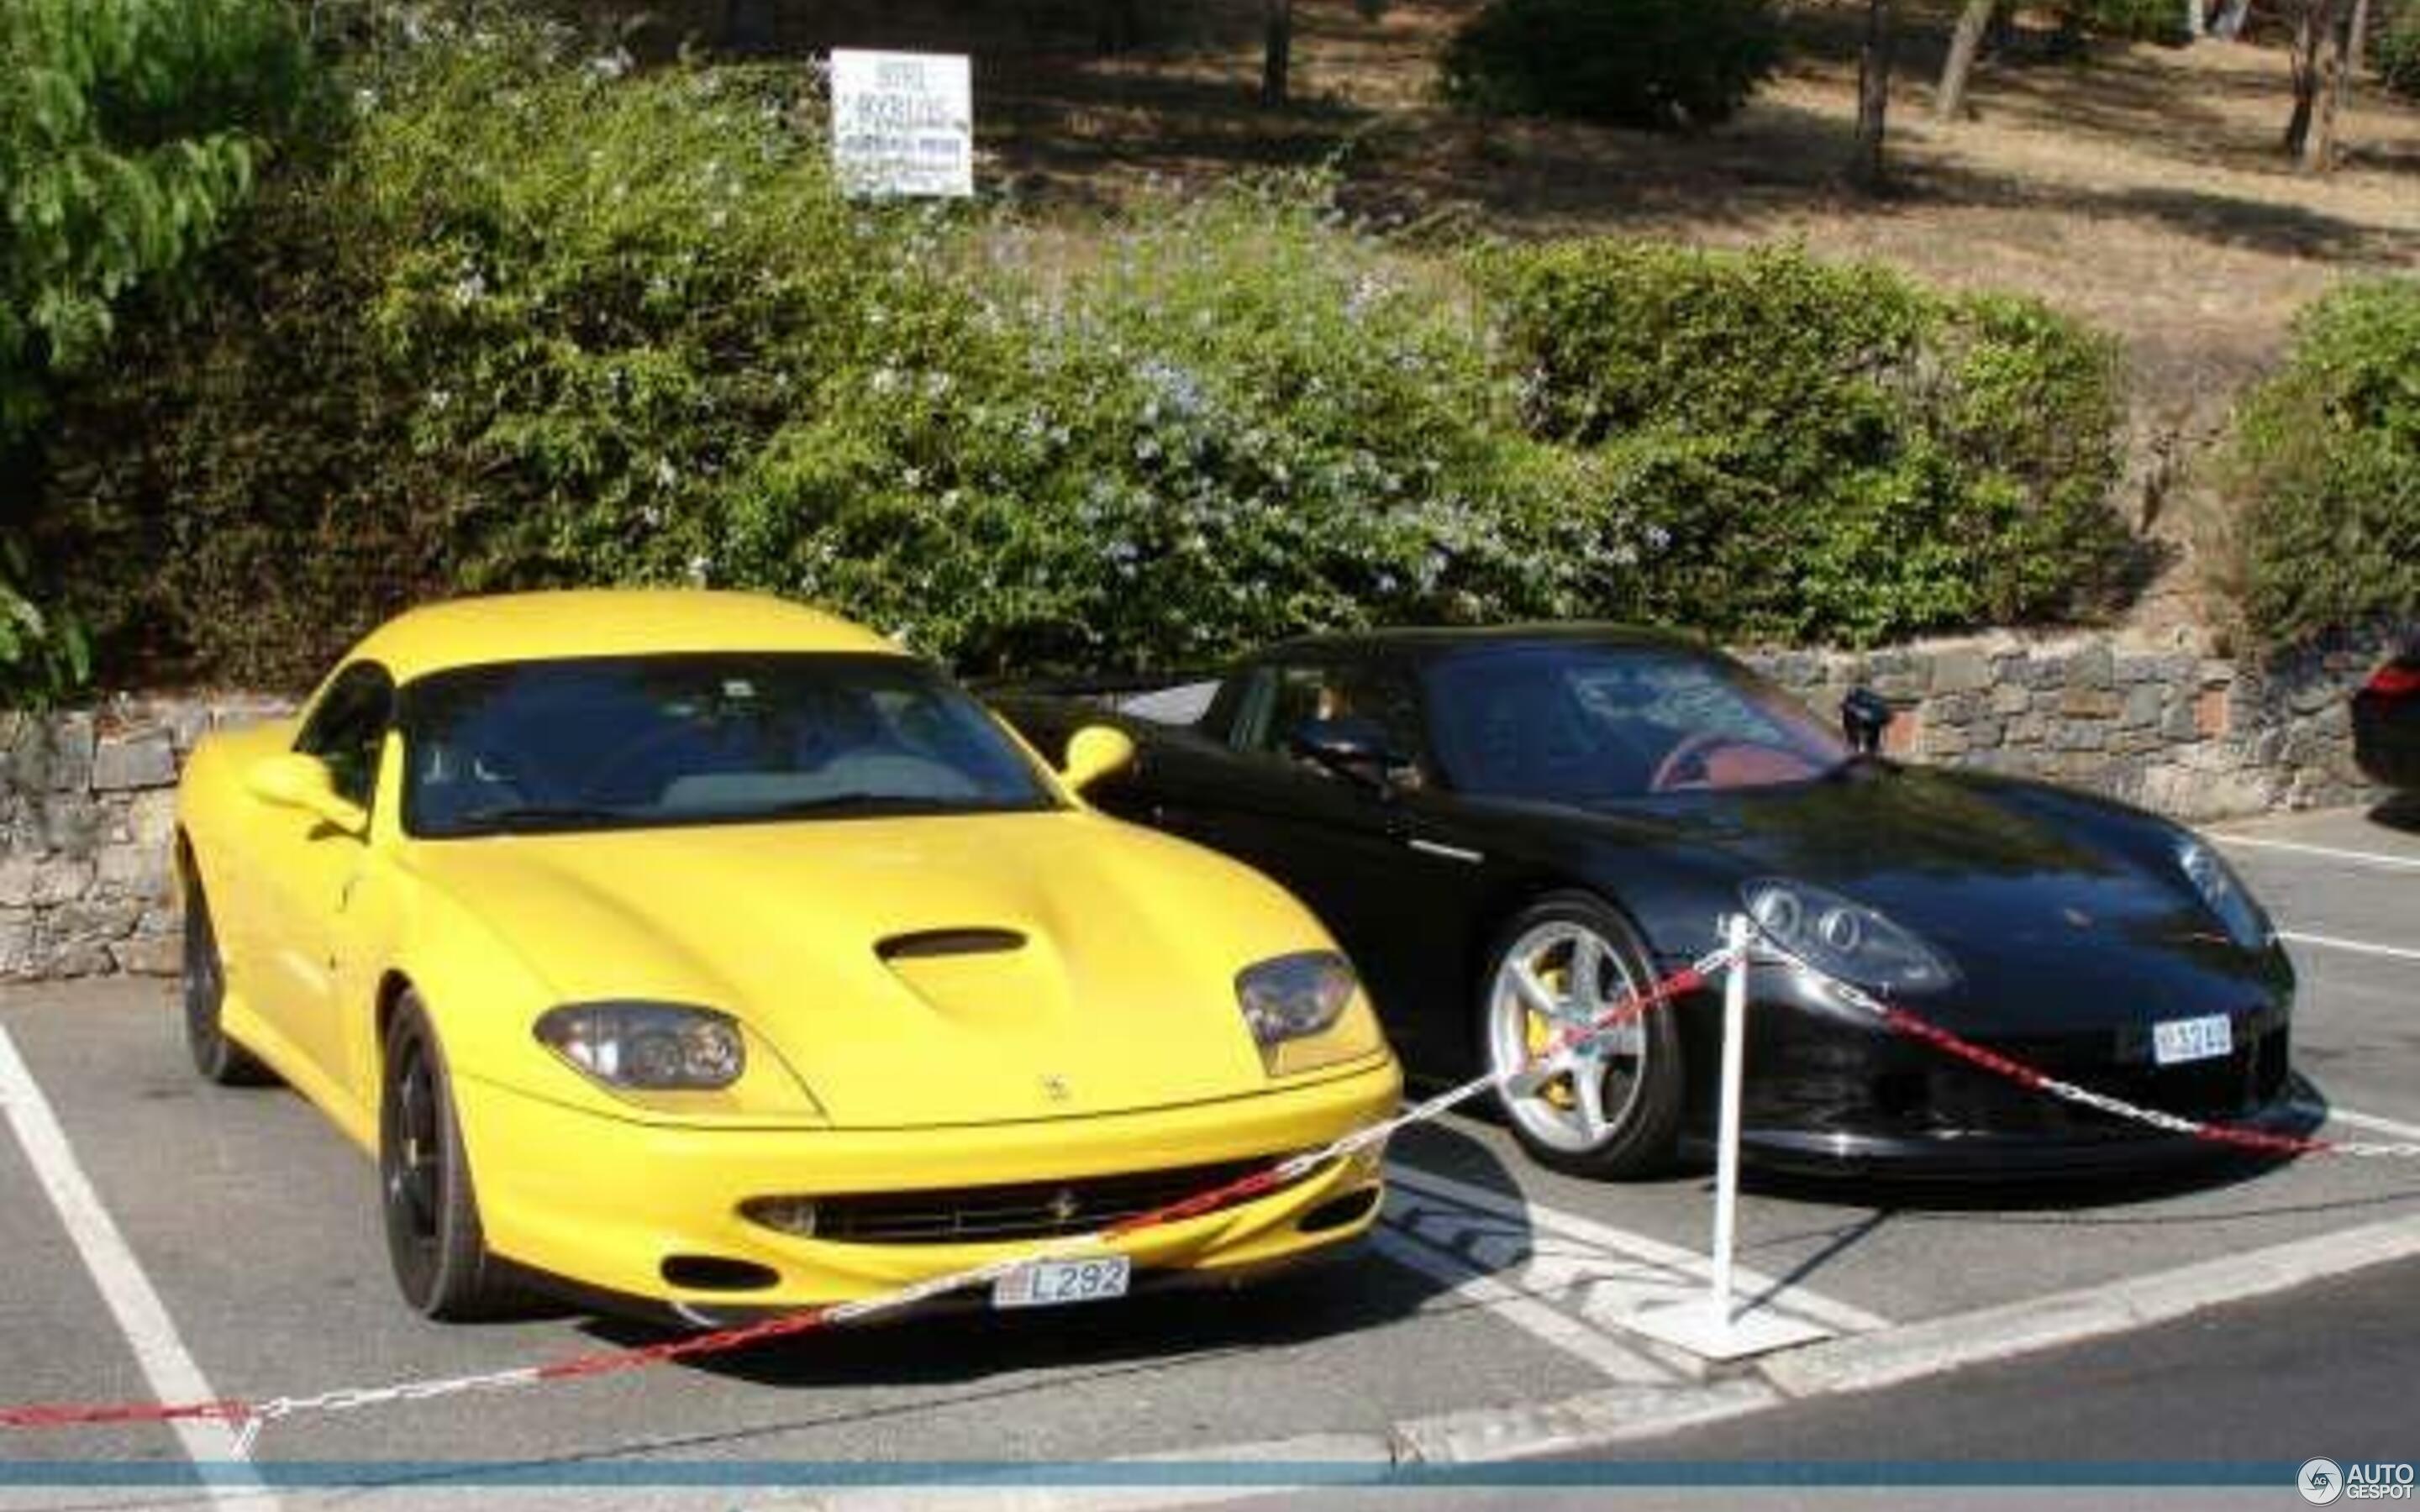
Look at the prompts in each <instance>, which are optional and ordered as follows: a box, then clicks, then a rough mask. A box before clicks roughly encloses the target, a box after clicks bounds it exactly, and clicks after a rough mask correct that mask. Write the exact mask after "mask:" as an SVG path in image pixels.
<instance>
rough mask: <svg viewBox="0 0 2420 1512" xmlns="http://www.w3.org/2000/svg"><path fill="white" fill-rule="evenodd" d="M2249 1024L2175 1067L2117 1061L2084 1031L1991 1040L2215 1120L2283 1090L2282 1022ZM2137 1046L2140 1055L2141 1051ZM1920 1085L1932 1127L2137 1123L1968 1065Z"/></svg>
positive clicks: (2062, 1129) (2110, 1089) (2086, 1127)
mask: <svg viewBox="0 0 2420 1512" xmlns="http://www.w3.org/2000/svg"><path fill="white" fill-rule="evenodd" d="M2252 1025H2253V1021H2251V1020H2248V1019H2243V1018H2239V1019H2238V1020H2237V1021H2236V1026H2237V1028H2236V1032H2237V1035H2238V1037H2239V1038H2238V1040H2237V1043H2236V1046H2235V1050H2234V1052H2233V1053H2232V1054H2231V1055H2227V1056H2226V1057H2220V1058H2218V1059H2214V1060H2205V1061H2195V1062H2193V1063H2190V1064H2187V1065H2182V1066H2155V1065H2152V1064H2149V1062H2148V1061H2147V1060H2124V1061H2121V1060H2119V1059H2118V1057H2116V1055H2114V1054H2113V1053H2112V1051H2111V1050H2110V1048H2109V1047H2108V1046H2107V1045H2106V1043H2105V1042H2096V1041H2095V1039H2094V1037H2089V1036H2086V1037H2068V1038H2063V1039H2058V1040H2047V1041H2045V1040H2004V1041H1994V1042H1993V1043H1992V1044H1991V1046H1990V1048H1992V1049H1993V1050H1997V1051H1999V1052H2000V1053H2002V1054H2003V1055H2006V1056H2009V1057H2011V1058H2013V1059H2016V1060H2020V1061H2023V1062H2024V1063H2025V1064H2027V1065H2030V1066H2033V1067H2035V1068H2037V1069H2039V1070H2040V1071H2042V1072H2047V1073H2048V1074H2050V1075H2052V1076H2055V1077H2057V1078H2059V1079H2060V1080H2062V1081H2071V1082H2074V1083H2076V1084H2077V1085H2078V1086H2081V1087H2084V1088H2088V1089H2090V1090H2092V1091H2095V1092H2100V1093H2103V1094H2105V1095H2107V1096H2110V1097H2114V1098H2117V1099H2118V1100H2120V1101H2122V1102H2127V1103H2135V1104H2137V1105H2139V1106H2142V1107H2147V1108H2151V1109H2155V1110H2157V1111H2159V1112H2162V1113H2169V1114H2174V1115H2175V1116H2177V1117H2178V1118H2180V1119H2198V1120H2202V1121H2213V1122H2224V1121H2226V1120H2228V1119H2240V1118H2242V1117H2244V1116H2245V1115H2247V1114H2250V1113H2253V1112H2255V1111H2257V1109H2259V1108H2261V1107H2263V1106H2265V1105H2267V1104H2268V1103H2272V1102H2273V1101H2275V1100H2276V1098H2277V1096H2278V1095H2279V1094H2280V1093H2281V1092H2283V1091H2284V1090H2285V1086H2286V1076H2287V1072H2288V1063H2289V1050H2288V1045H2289V1041H2288V1033H2289V1031H2288V1028H2287V1026H2285V1025H2284V1024H2282V1023H2278V1024H2276V1025H2275V1026H2273V1027H2268V1028H2266V1029H2265V1030H2263V1029H2261V1028H2258V1027H2255V1026H2252ZM2143 1053H2144V1054H2146V1055H2148V1050H2146V1051H2145V1052H2143ZM1926 1090H1927V1092H1928V1093H1929V1094H1930V1095H1929V1097H1928V1098H1927V1099H1926V1106H1925V1108H1924V1110H1923V1111H1924V1113H1925V1115H1926V1116H1927V1120H1928V1121H1929V1122H1931V1123H1932V1124H1934V1125H1935V1126H1938V1127H1947V1128H1953V1129H1989V1130H1993V1131H1995V1132H1998V1133H2002V1134H2079V1133H2100V1132H2114V1131H2116V1130H2118V1129H2121V1128H2130V1129H2140V1128H2142V1127H2143V1126H2141V1125H2137V1124H2133V1123H2132V1122H2131V1121H2129V1120H2124V1119H2118V1118H2116V1117H2115V1116H2114V1115H2110V1114H2104V1113H2101V1112H2098V1111H2096V1110H2093V1109H2089V1108H2081V1107H2075V1106H2072V1105H2071V1104H2068V1103H2060V1102H2058V1101H2056V1100H2055V1099H2054V1098H2052V1097H2051V1096H2049V1095H2048V1094H2046V1093H2041V1092H2034V1091H2027V1090H2025V1089H2024V1088H2019V1087H2016V1086H2015V1085H2013V1084H2011V1083H2009V1082H2006V1081H2003V1080H2001V1079H1999V1078H1998V1077H1995V1076H1993V1075H1992V1074H1991V1073H1990V1072H1983V1071H1979V1070H1978V1069H1976V1068H1974V1067H1971V1066H1964V1065H1957V1064H1947V1065H1941V1066H1936V1067H1934V1068H1933V1070H1932V1072H1931V1075H1930V1076H1929V1077H1928V1078H1927V1088H1926Z"/></svg>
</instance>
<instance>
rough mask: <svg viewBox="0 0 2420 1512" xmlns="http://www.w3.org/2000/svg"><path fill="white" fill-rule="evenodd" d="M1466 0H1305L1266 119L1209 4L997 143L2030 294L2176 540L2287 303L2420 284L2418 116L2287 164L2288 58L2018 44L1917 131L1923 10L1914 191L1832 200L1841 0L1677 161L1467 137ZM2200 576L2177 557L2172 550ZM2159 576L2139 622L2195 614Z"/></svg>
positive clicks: (1653, 141)
mask: <svg viewBox="0 0 2420 1512" xmlns="http://www.w3.org/2000/svg"><path fill="white" fill-rule="evenodd" d="M1474 8H1476V0H1395V3H1393V4H1391V5H1389V6H1388V7H1387V8H1386V9H1385V11H1384V13H1383V15H1382V16H1381V17H1379V18H1378V19H1376V20H1374V21H1373V20H1371V19H1368V18H1366V17H1365V16H1364V15H1362V14H1361V12H1360V11H1359V9H1358V8H1357V7H1356V5H1355V4H1354V3H1353V0H1297V3H1296V10H1297V14H1298V17H1299V20H1298V23H1297V35H1296V44H1295V92H1296V99H1297V102H1296V104H1295V105H1294V106H1293V107H1292V108H1289V109H1287V110H1283V111H1277V112H1264V111H1262V110H1260V109H1258V108H1257V107H1256V106H1255V105H1254V104H1253V101H1252V91H1253V88H1254V86H1255V85H1256V82H1257V79H1258V65H1259V58H1258V54H1257V51H1256V39H1255V36H1254V34H1253V32H1252V30H1251V27H1250V24H1249V15H1250V11H1251V9H1252V7H1250V6H1242V7H1238V8H1234V10H1233V11H1223V10H1222V8H1221V7H1220V6H1219V5H1218V4H1210V5H1207V6H1205V7H1204V8H1202V9H1201V10H1199V11H1197V12H1195V19H1194V21H1193V23H1192V30H1191V31H1190V32H1189V33H1188V35H1187V36H1186V37H1184V38H1182V39H1174V40H1173V41H1168V40H1164V41H1163V42H1162V44H1161V45H1158V46H1156V47H1153V48H1151V49H1149V50H1148V51H1146V52H1144V53H1142V54H1134V55H1129V56H1127V57H1124V58H1114V59H1102V58H1096V57H1093V56H1090V55H1087V54H1085V53H1083V52H1081V51H1079V50H1071V51H1067V52H1063V53H1061V54H1056V55H1052V56H1035V55H1029V56H1027V57H1025V58H1024V59H1022V60H1020V62H1019V63H1018V65H1017V66H1016V67H1014V68H1011V69H1003V70H1001V71H1000V73H999V74H998V75H996V85H997V86H996V88H995V89H994V91H993V98H992V100H990V101H988V102H986V104H985V110H986V113H987V114H988V115H990V118H992V119H995V120H998V121H999V122H1000V123H1001V129H1000V130H999V131H997V132H996V133H995V135H994V138H993V141H992V143H991V146H992V147H993V149H994V151H995V154H996V161H997V162H998V163H999V165H1000V166H1001V167H1002V168H1003V169H1005V170H1006V171H1008V172H1009V173H1011V174H1012V175H1014V176H1015V181H1016V183H1017V184H1018V186H1019V187H1020V190H1021V191H1022V192H1023V193H1026V194H1028V195H1029V196H1031V197H1033V198H1036V199H1038V200H1040V201H1042V202H1043V203H1046V204H1047V203H1053V202H1058V203H1070V204H1097V203H1100V202H1102V201H1104V200H1114V199H1116V198H1117V197H1119V196H1120V195H1121V194H1123V193H1125V191H1126V190H1127V189H1128V188H1130V187H1131V186H1132V185H1134V184H1136V183H1138V182H1140V181H1141V180H1143V179H1146V178H1161V179H1166V178H1175V179H1179V180H1200V181H1207V180H1211V179H1215V178H1218V177H1225V176H1229V175H1232V174H1233V173H1235V172H1237V171H1238V170H1239V169H1242V168H1246V167H1249V166H1253V165H1263V164H1278V163H1290V162H1321V161H1332V162H1337V163H1339V164H1340V166H1341V167H1342V171H1343V172H1344V175H1345V178H1346V184H1347V193H1348V194H1349V195H1350V197H1351V200H1352V203H1354V204H1355V206H1356V207H1357V208H1359V209H1361V210H1363V211H1365V212H1367V213H1368V214H1370V215H1371V216H1372V217H1373V219H1376V220H1378V221H1380V222H1381V223H1382V224H1429V225H1441V226H1445V227H1450V228H1452V229H1455V230H1463V231H1479V232H1486V233H1493V234H1501V235H1509V236H1541V235H1561V234H1575V233H1617V234H1629V235H1653V236H1663V237H1672V238H1678V239H1686V240H1694V241H1701V242H1707V243H1715V244H1738V243H1744V242H1750V241H1761V240H1767V239H1796V240H1799V241H1803V242H1804V243H1806V244H1807V246H1808V247H1810V248H1812V249H1814V250H1816V251H1818V252H1821V253H1827V254H1835V255H1849V256H1860V257H1872V258H1877V259H1880V260H1882V261H1885V262H1888V263H1892V264H1895V265H1897V266H1899V267H1900V268H1903V269H1905V270H1908V271H1909V272H1911V273H1913V274H1915V275H1916V276H1918V277H1920V278H1922V279H1924V280H1926V281H1928V282H1930V283H1932V284H1935V285H1943V286H1947V287H1954V288H2001V289H2014V290H2021V291H2024V292H2027V293H2031V294H2035V295H2038V296H2040V297H2042V298H2044V299H2046V300H2048V301H2051V302H2052V303H2054V304H2055V305H2057V306H2059V307H2061V308H2063V309H2066V310H2069V311H2071V312H2072V313H2074V314H2076V315H2079V316H2084V317H2086V318H2087V319H2090V320H2092V321H2094V322H2095V323H2097V324H2099V325H2101V326H2102V327H2104V328H2106V329H2108V330H2111V331H2114V332H2117V333H2118V335H2119V336H2120V338H2121V339H2122V340H2123V341H2124V343H2125V345H2126V349H2127V351H2128V354H2129V358H2130V363H2131V365H2132V376H2133V393H2134V409H2135V432H2136V435H2135V438H2134V442H2135V444H2134V453H2135V468H2134V480H2133V484H2132V485H2131V498H2130V500H2129V501H2128V502H2129V503H2130V505H2131V507H2132V508H2133V510H2134V512H2135V514H2136V517H2138V519H2140V520H2141V521H2142V522H2143V523H2144V524H2145V526H2146V528H2148V529H2149V530H2151V531H2152V532H2155V533H2157V534H2159V535H2161V536H2163V537H2164V538H2166V539H2168V540H2170V541H2172V542H2176V543H2178V544H2180V545H2181V544H2183V543H2184V542H2186V541H2187V540H2188V539H2189V538H2191V537H2192V536H2193V535H2194V534H2195V531H2194V529H2193V528H2192V524H2191V521H2192V517H2195V515H2201V516H2205V517H2207V516H2210V515H2211V514H2213V513H2215V512H2216V511H2217V510H2218V509H2219V504H2218V501H2215V500H2214V499H2213V498H2212V497H2211V494H2210V491H2209V489H2208V487H2207V486H2206V484H2204V483H2202V482H2201V481H2199V479H2198V478H2197V477H2196V475H2195V468H2194V465H2193V464H2194V463H2195V460H2196V459H2197V458H2198V457H2199V456H2200V455H2202V454H2203V453H2204V452H2205V451H2206V450H2207V448H2208V446H2209V444H2210V442H2211V440H2212V439H2213V438H2215V437H2216V436H2217V435H2219V434H2220V433H2221V432H2222V430H2223V428H2224V426H2225V423H2226V412H2227V409H2228V406H2229V404H2230V402H2231V400H2232V397H2233V395H2234V394H2235V393H2237V392H2238V391H2239V390H2240V389H2241V387H2242V385H2243V384H2244V383H2245V382H2246V381H2247V380H2249V379H2251V378H2254V377H2256V376H2257V374H2258V373H2259V372H2260V371H2261V370H2262V369H2263V368H2264V367H2265V366H2266V365H2267V364H2268V363H2271V362H2272V361H2273V359H2274V358H2275V356H2276V354H2277V353H2278V352H2279V350H2280V349H2281V347H2282V345H2283V343H2284V341H2285V339H2286V335H2287V332H2288V326H2289V324H2290V322H2291V320H2292V317H2293V315H2294V312H2295V311H2297V310H2298V309H2300V308H2301V307H2302V306H2303V305H2304V303H2306V302H2307V301H2310V300H2311V299H2312V298H2313V297H2315V296H2317V295H2318V294H2319V293H2320V292H2322V291H2323V290H2325V289H2326V288H2327V287H2328V286H2329V285H2331V284H2333V283H2334V282H2335V281H2337V280H2339V279H2341V278H2344V277H2346V276H2348V275H2349V274H2354V273H2362V272H2372V271H2378V270H2412V269H2414V268H2415V267H2420V110H2414V109H2412V108H2411V107H2410V106H2407V105H2403V104H2400V103H2397V102H2396V101H2393V100H2389V99H2387V98H2385V97H2383V96H2381V94H2380V93H2379V92H2378V91H2376V90H2375V89H2374V88H2369V89H2365V88H2356V90H2355V92H2354V95H2353V98H2352V101H2351V105H2350V110H2349V112H2348V114H2347V116H2346V117H2345V119H2344V120H2343V123H2342V127H2341V131H2340V136H2341V140H2342V142H2343V143H2344V145H2345V147H2346V154H2345V161H2344V162H2343V164H2342V166H2341V167H2339V168H2338V170H2337V171H2336V172H2335V173H2334V174H2332V175H2330V176H2327V177H2323V178H2314V177H2308V176H2305V175H2303V174H2300V173H2298V172H2296V171H2294V170H2293V168H2292V166H2291V165H2290V164H2289V163H2288V162H2287V161H2286V160H2285V158H2284V157H2283V156H2282V155H2281V153H2280V152H2279V150H2278V138H2279V134H2280V132H2281V131H2282V129H2283V126H2284V122H2285V116H2286V113H2287V108H2288V83H2287V62H2286V56H2285V54H2284V52H2283V51H2282V50H2281V49H2278V48H2274V47H2259V46H2251V45H2244V44H2234V43H2223V42H2205V43H2202V44H2199V45H2197V46H2195V47H2193V48H2190V49H2183V50H2173V51H2172V50H2166V49H2162V48H2157V47H2150V46H2133V47H2116V48H2101V49H2097V50H2095V51H2094V52H2093V53H2092V54H2090V55H2089V56H2086V57H2072V58H2057V57H2055V56H2052V55H2051V53H2050V50H2049V49H2048V48H2047V47H2045V46H2043V45H2041V39H2042V34H2041V33H2040V32H2039V31H2033V32H2029V33H2027V34H2026V36H2027V37H2028V38H2030V39H2031V42H2032V45H2030V46H2027V45H2024V40H2023V39H2021V45H2020V46H2019V47H2018V48H2017V49H2016V50H2014V52H2013V54H2012V55H2009V56H2006V57H2002V58H1998V59H1993V60H1991V61H1988V62H1987V64H1986V65H1985V67H1984V68H1983V69H1980V70H1979V71H1978V76H1977V79H1976V83H1975V85H1974V86H1973V88H1972V90H1971V92H1970V100H1971V101H1972V103H1973V106H1974V108H1975V115H1974V117H1973V118H1971V119H1968V120H1965V121H1961V122H1957V123H1954V124H1945V123H1941V122H1937V121H1935V120H1934V119H1933V118H1932V116H1931V79H1932V77H1933V74H1934V72H1935V71H1936V69H1937V67H1938V59H1939V55H1940V46H1941V38H1942V33H1943V31H1944V28H1945V23H1946V19H1947V18H1946V11H1947V6H1946V5H1942V6H1938V7H1936V8H1933V9H1931V10H1929V9H1928V8H1926V7H1924V6H1920V5H1919V6H1917V7H1915V8H1913V10H1914V12H1915V13H1914V14H1913V15H1911V16H1910V17H1909V18H1908V35H1907V37H1906V39H1905V41H1904V42H1903V44H1902V48H1901V54H1900V58H1901V66H1900V77H1899V79H1898V82H1897V86H1896V88H1895V90H1894V93H1893V97H1892V112H1893V122H1892V141H1891V154H1892V161H1893V164H1894V168H1895V171H1896V172H1897V174H1898V176H1899V184H1898V188H1897V190H1896V192H1895V193H1893V194H1891V195H1890V196H1888V197H1886V198H1885V199H1881V200H1872V199H1867V198H1864V197H1860V196H1858V195H1856V194H1854V193H1851V192H1850V191H1848V190H1847V189H1846V188H1845V186H1844V185H1843V184H1842V183H1841V181H1840V178H1839V174H1838V169H1839V165H1840V164H1841V162H1843V161H1844V160H1845V158H1846V156H1847V143H1848V137H1849V132H1850V129H1851V125H1852V122H1853V120H1854V112H1855V102H1854V88H1855V83H1856V62H1855V56H1854V27H1855V22H1856V15H1857V13H1858V12H1859V10H1860V9H1861V8H1860V7H1858V6H1857V5H1855V4H1854V0H1823V3H1816V4H1806V5H1802V6H1801V7H1800V8H1799V9H1798V12H1797V14H1796V15H1795V16H1794V18H1793V22H1792V33H1793V39H1794V41H1795V44H1796V46H1795V50H1794V53H1793V55H1792V62H1791V63H1790V65H1789V66H1788V67H1787V68H1786V69H1785V70H1784V73H1783V75H1782V76H1781V77H1780V78H1778V79H1776V81H1775V82H1774V83H1773V84H1772V85H1770V86H1768V87H1767V88H1766V89H1765V90H1764V91H1763V92H1762V93H1761V95H1760V96H1759V97H1758V98H1757V99H1756V100H1755V101H1754V102H1752V103H1751V104H1750V106H1749V107H1748V109H1747V110H1746V111H1745V113H1744V114H1743V115H1742V116H1741V117H1740V118H1739V119H1738V120H1736V121H1734V122H1732V123H1731V124H1730V125H1729V126H1727V127H1725V128H1723V129H1721V130H1719V131H1711V132H1707V133H1704V134H1702V135H1699V136H1695V137H1689V138H1683V139H1674V138H1668V137H1656V136H1650V135H1646V134H1642V133H1638V132H1632V131H1612V130H1603V129H1596V128H1590V127H1584V126H1575V125H1567V124H1559V123H1504V122H1474V121H1470V120H1466V119H1463V118H1460V117H1458V116H1454V115H1452V114H1451V113H1450V112H1447V111H1445V110H1444V109H1442V108H1441V107H1440V106H1438V105H1437V104H1436V102H1435V100H1434V98H1433V97H1432V94H1431V90H1432V87H1433V81H1434V79H1435V57H1436V54H1437V51H1438V49H1439V48H1440V47H1441V46H1442V44H1443V42H1444V39H1446V38H1447V37H1448V36H1450V33H1451V31H1452V29H1453V28H1454V26H1455V25H1457V24H1458V23H1460V22H1461V20H1462V19H1463V18H1464V17H1466V16H1467V15H1468V14H1469V13H1470V12H1471V11H1472V10H1473V9H1474ZM2184 554H2185V553H2180V556H2181V555H2184ZM2195 596H2196V590H2195V577H2194V575H2193V574H2192V573H2191V572H2190V571H2183V572H2174V573H2171V574H2169V575H2167V576H2166V578H2165V579H2164V581H2163V583H2162V584H2161V585H2159V588H2158V590H2157V591H2156V592H2155V593H2154V594H2151V595H2149V599H2148V601H2147V602H2146V604H2145V605H2144V606H2142V608H2141V609H2140V611H2139V613H2140V616H2141V617H2142V618H2144V619H2146V620H2148V621H2150V622H2153V623H2163V622H2165V621H2168V620H2173V619H2177V618H2180V617H2197V614H2196V605H2195V602H2194V600H2195Z"/></svg>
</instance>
